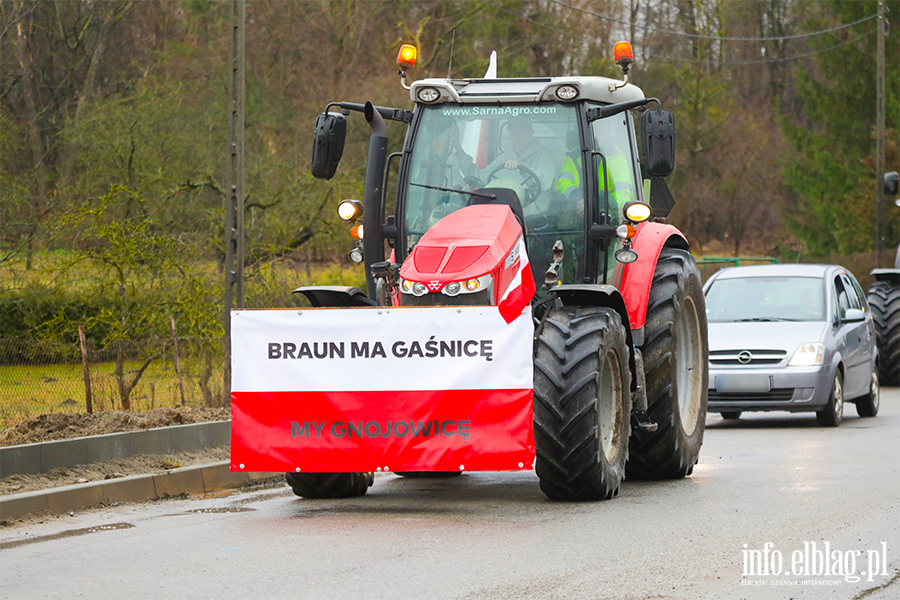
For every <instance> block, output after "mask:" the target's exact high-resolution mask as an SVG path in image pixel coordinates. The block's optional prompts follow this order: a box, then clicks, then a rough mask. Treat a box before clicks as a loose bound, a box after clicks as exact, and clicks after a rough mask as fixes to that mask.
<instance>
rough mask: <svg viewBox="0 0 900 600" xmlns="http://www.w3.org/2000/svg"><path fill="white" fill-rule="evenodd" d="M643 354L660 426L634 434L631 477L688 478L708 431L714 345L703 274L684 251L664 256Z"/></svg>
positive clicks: (650, 403)
mask: <svg viewBox="0 0 900 600" xmlns="http://www.w3.org/2000/svg"><path fill="white" fill-rule="evenodd" d="M641 352H642V354H643V357H644V370H645V373H646V377H647V408H648V410H647V413H648V415H649V416H650V420H651V421H653V422H655V423H657V425H658V428H657V430H656V431H641V430H639V431H635V432H634V435H632V436H631V444H630V459H629V461H628V476H629V477H634V478H637V479H679V478H682V477H686V476H688V475H690V474H691V472H692V471H693V469H694V465H695V464H697V457H698V456H699V454H700V446H701V444H702V443H703V432H704V430H705V428H706V403H707V396H708V390H707V387H708V385H709V344H708V341H707V325H706V303H705V301H704V297H703V290H702V287H701V284H700V271H699V270H698V269H697V265H696V263H695V262H694V259H693V257H692V256H691V255H690V254H689V253H688V252H686V251H684V250H676V249H674V248H664V249H663V251H662V252H661V253H660V256H659V260H658V262H657V264H656V271H655V272H654V273H653V283H652V285H651V287H650V300H649V302H648V305H647V319H646V322H645V325H644V344H643V346H642V347H641Z"/></svg>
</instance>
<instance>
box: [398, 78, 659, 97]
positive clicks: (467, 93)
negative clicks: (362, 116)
mask: <svg viewBox="0 0 900 600" xmlns="http://www.w3.org/2000/svg"><path fill="white" fill-rule="evenodd" d="M621 83H622V82H621V81H616V80H615V79H609V78H607V77H533V78H527V79H421V80H419V81H416V82H414V83H413V84H412V85H411V86H410V92H409V93H410V99H411V100H412V101H413V102H419V103H420V104H444V103H447V102H454V103H458V104H476V103H485V102H490V103H503V104H506V103H525V102H529V103H531V102H560V101H564V100H561V99H560V98H559V97H558V96H557V95H556V91H557V90H558V89H559V88H561V87H563V86H571V87H574V88H575V89H576V90H578V95H577V96H575V97H574V98H572V99H571V100H569V101H576V100H585V99H586V100H593V101H595V102H601V103H603V104H615V103H618V102H627V101H629V100H640V99H642V98H643V97H644V92H642V91H641V88H639V87H637V86H634V85H631V84H630V83H629V84H626V85H625V86H624V87H621V88H618V89H616V90H615V91H610V89H609V86H610V84H621ZM422 88H433V89H434V90H436V91H437V92H438V93H439V96H438V97H437V98H436V99H435V100H434V101H432V102H422V101H421V100H419V99H418V96H417V93H418V91H419V90H420V89H422Z"/></svg>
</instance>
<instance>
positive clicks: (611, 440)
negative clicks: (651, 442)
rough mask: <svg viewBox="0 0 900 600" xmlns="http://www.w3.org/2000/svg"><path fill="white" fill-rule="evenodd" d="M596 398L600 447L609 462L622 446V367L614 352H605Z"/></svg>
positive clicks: (615, 456) (613, 460)
mask: <svg viewBox="0 0 900 600" xmlns="http://www.w3.org/2000/svg"><path fill="white" fill-rule="evenodd" d="M599 378H600V381H599V385H598V386H597V387H598V399H597V421H598V423H597V425H598V428H599V431H600V449H601V450H602V451H603V455H604V456H605V457H606V462H607V463H609V464H611V463H613V462H615V460H616V458H617V457H618V456H619V451H620V449H621V446H622V426H621V425H622V419H623V418H624V416H623V414H622V404H623V399H624V397H623V389H622V369H621V363H620V362H619V355H618V354H617V353H616V352H613V351H609V352H607V353H606V359H605V360H604V361H603V370H602V371H601V372H600V375H599Z"/></svg>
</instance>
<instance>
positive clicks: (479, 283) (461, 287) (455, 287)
mask: <svg viewBox="0 0 900 600" xmlns="http://www.w3.org/2000/svg"><path fill="white" fill-rule="evenodd" d="M491 281H492V279H491V274H490V273H488V274H487V275H482V276H481V277H473V278H472V279H467V280H465V281H451V282H450V283H448V284H447V285H445V286H444V289H442V290H441V292H443V293H444V294H447V295H448V296H457V295H459V294H473V293H475V292H480V291H481V290H483V289H485V288H489V287H490V285H491Z"/></svg>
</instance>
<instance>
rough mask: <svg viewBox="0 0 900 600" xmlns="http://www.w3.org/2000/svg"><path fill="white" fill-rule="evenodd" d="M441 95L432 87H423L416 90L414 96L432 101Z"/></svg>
mask: <svg viewBox="0 0 900 600" xmlns="http://www.w3.org/2000/svg"><path fill="white" fill-rule="evenodd" d="M440 97H441V93H440V92H439V91H437V90H436V89H435V88H433V87H423V88H420V89H419V91H418V92H416V98H418V99H419V100H421V101H422V102H434V101H435V100H437V99H438V98H440Z"/></svg>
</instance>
